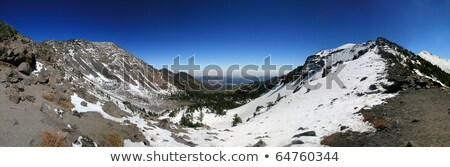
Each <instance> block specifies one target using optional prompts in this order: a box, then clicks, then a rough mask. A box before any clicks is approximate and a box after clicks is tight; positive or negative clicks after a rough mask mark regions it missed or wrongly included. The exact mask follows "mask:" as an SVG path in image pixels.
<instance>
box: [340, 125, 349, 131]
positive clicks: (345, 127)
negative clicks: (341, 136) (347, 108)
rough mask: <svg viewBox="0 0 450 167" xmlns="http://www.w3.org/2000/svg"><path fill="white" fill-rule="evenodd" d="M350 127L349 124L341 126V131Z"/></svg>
mask: <svg viewBox="0 0 450 167" xmlns="http://www.w3.org/2000/svg"><path fill="white" fill-rule="evenodd" d="M348 128H349V127H348V126H341V131H343V130H345V129H348Z"/></svg>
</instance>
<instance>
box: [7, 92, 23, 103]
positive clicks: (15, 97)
mask: <svg viewBox="0 0 450 167" xmlns="http://www.w3.org/2000/svg"><path fill="white" fill-rule="evenodd" d="M10 90H12V89H10ZM8 98H9V101H12V102H14V103H16V104H19V103H20V99H21V97H20V93H19V92H17V91H9V93H8Z"/></svg>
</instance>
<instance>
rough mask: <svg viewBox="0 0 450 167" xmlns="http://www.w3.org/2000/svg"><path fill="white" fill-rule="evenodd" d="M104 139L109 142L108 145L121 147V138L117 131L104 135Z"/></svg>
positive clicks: (122, 144)
mask: <svg viewBox="0 0 450 167" xmlns="http://www.w3.org/2000/svg"><path fill="white" fill-rule="evenodd" d="M106 140H107V141H108V143H109V146H111V147H123V146H124V143H123V138H122V136H120V135H119V134H117V133H110V134H108V135H106Z"/></svg>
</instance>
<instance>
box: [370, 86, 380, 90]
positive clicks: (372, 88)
mask: <svg viewBox="0 0 450 167" xmlns="http://www.w3.org/2000/svg"><path fill="white" fill-rule="evenodd" d="M377 89H378V88H377V86H376V85H370V86H369V90H377Z"/></svg>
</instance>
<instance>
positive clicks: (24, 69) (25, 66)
mask: <svg viewBox="0 0 450 167" xmlns="http://www.w3.org/2000/svg"><path fill="white" fill-rule="evenodd" d="M17 70H19V72H21V73H23V74H25V75H30V73H31V71H32V69H31V66H30V63H29V62H23V63H20V65H19V67H17Z"/></svg>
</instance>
